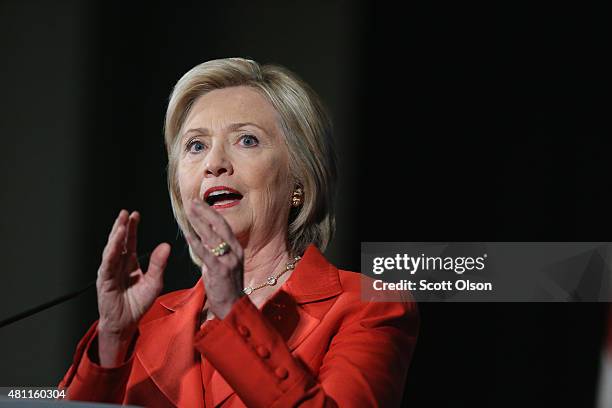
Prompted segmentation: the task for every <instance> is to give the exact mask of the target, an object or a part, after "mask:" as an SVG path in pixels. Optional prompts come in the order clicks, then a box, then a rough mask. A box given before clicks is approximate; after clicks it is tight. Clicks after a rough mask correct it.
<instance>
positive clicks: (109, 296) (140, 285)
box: [96, 210, 170, 366]
mask: <svg viewBox="0 0 612 408" xmlns="http://www.w3.org/2000/svg"><path fill="white" fill-rule="evenodd" d="M139 221H140V214H138V212H136V211H134V212H132V213H131V214H130V215H129V216H128V212H127V211H126V210H121V212H120V213H119V216H118V217H117V219H116V220H115V224H114V225H113V228H112V230H111V233H110V235H109V237H108V242H107V244H106V247H105V248H104V252H103V254H102V263H101V265H100V268H99V269H98V279H97V281H96V288H97V293H98V311H99V313H100V320H99V322H98V336H99V338H98V343H99V352H100V364H101V365H102V366H115V365H117V364H120V363H121V362H122V361H123V359H124V357H125V355H126V353H127V350H128V347H129V345H130V342H131V340H132V338H133V337H134V334H135V333H136V328H137V326H138V322H139V320H140V318H141V317H142V316H143V315H144V314H145V312H146V311H147V310H148V309H149V308H150V307H151V305H152V304H153V301H154V300H155V298H156V297H157V296H158V295H159V293H160V292H161V290H162V287H163V271H164V269H165V267H166V263H167V260H168V255H169V254H170V245H168V244H167V243H162V244H159V245H158V246H157V248H155V250H154V251H153V253H152V254H151V257H150V260H149V269H148V271H147V273H146V274H145V273H143V271H142V270H141V269H140V265H139V264H138V255H137V253H136V238H137V230H138V222H139Z"/></svg>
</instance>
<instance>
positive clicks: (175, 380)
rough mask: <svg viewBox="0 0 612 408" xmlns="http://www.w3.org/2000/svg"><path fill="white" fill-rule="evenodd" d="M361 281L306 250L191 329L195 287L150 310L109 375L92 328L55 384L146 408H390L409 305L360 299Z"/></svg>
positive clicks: (407, 334) (401, 378)
mask: <svg viewBox="0 0 612 408" xmlns="http://www.w3.org/2000/svg"><path fill="white" fill-rule="evenodd" d="M360 276H361V275H360V274H358V273H355V272H348V271H343V270H338V269H336V268H335V267H334V266H333V265H331V264H330V263H329V262H328V261H327V260H326V259H325V258H324V257H323V255H322V254H321V253H320V252H319V250H318V249H317V248H316V247H315V246H314V245H310V246H309V247H308V248H307V250H306V252H305V254H304V256H303V258H302V260H301V261H300V262H298V264H297V267H296V268H295V270H294V271H293V273H292V275H291V276H290V277H289V279H288V280H287V281H286V282H285V283H284V284H283V286H282V287H281V288H280V289H279V290H278V291H277V292H276V293H275V294H274V296H272V297H271V298H270V299H269V300H268V301H267V302H266V303H265V304H264V305H263V306H262V308H261V309H258V308H257V307H256V306H254V305H253V303H252V302H251V301H250V299H249V298H248V297H247V296H244V297H242V298H240V300H239V301H238V302H237V303H236V304H235V305H234V306H233V308H232V310H231V312H230V313H229V314H228V315H227V316H226V317H225V318H224V319H223V320H219V319H216V318H215V319H213V320H210V321H208V322H207V323H206V324H204V326H203V327H202V328H200V327H199V315H200V312H201V310H202V306H203V304H204V301H205V297H206V295H205V293H204V285H203V284H202V282H201V280H200V281H198V283H197V284H196V285H195V286H194V287H193V288H191V289H185V290H179V291H176V292H171V293H168V294H166V295H163V296H160V297H159V298H158V299H157V300H156V301H155V303H154V305H153V306H152V307H151V309H150V310H149V311H148V312H147V313H146V314H145V316H144V317H143V318H142V320H141V322H140V323H139V334H138V337H137V340H136V343H135V346H134V351H133V353H131V356H130V358H129V360H128V361H127V362H125V363H124V364H123V365H121V366H119V367H115V368H103V367H100V366H99V365H98V364H96V362H95V355H96V354H97V353H96V352H95V351H96V350H97V345H96V324H97V323H94V324H93V326H92V327H91V328H90V329H89V331H88V332H87V334H86V335H85V337H84V338H83V339H82V340H81V341H80V342H79V345H78V346H77V350H76V353H75V356H74V361H73V364H72V366H71V367H70V368H69V370H68V372H67V373H66V375H65V376H64V378H63V380H62V381H61V383H60V385H59V386H60V387H62V388H67V394H68V398H70V399H75V400H89V401H101V402H114V403H124V404H134V405H144V406H147V407H173V406H178V407H217V406H222V407H244V406H248V407H266V408H268V407H293V406H302V407H324V406H325V407H328V406H329V407H335V406H340V407H366V406H368V407H369V406H383V407H391V406H398V405H399V404H400V403H401V398H402V393H403V390H404V383H405V378H406V372H407V370H408V364H409V362H410V358H411V355H412V352H413V350H414V346H415V342H416V337H417V328H418V315H417V310H416V304H415V303H414V302H412V301H405V302H364V301H363V300H362V299H361V291H360V285H361V283H360V282H361V278H360ZM364 279H367V278H365V277H364Z"/></svg>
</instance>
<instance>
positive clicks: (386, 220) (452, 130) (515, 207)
mask: <svg viewBox="0 0 612 408" xmlns="http://www.w3.org/2000/svg"><path fill="white" fill-rule="evenodd" d="M605 14H606V13H605V10H599V9H595V8H587V7H581V8H579V9H576V8H565V7H563V6H559V5H556V6H554V7H550V8H544V7H542V8H534V7H533V6H516V5H515V6H506V7H499V8H495V9H492V8H489V9H487V8H481V7H472V8H470V7H466V6H464V5H458V6H442V5H436V6H431V7H427V8H424V7H420V6H408V8H402V9H399V8H397V9H394V8H390V6H388V5H387V6H382V5H375V3H374V2H372V3H369V2H349V1H332V2H303V3H291V4H286V3H285V2H280V1H274V2H266V3H258V4H256V3H253V2H232V1H230V2H215V3H210V2H194V3H192V4H183V5H176V4H174V3H170V2H166V3H158V4H153V3H152V2H151V3H149V4H146V5H145V4H142V5H135V4H128V2H123V3H119V2H117V3H113V2H102V1H99V2H96V1H94V2H79V1H59V2H43V1H2V2H0V51H1V53H2V64H0V74H1V75H0V85H1V89H2V94H1V96H0V98H1V99H0V132H1V134H2V137H1V138H0V140H1V143H2V144H1V147H2V152H3V159H2V162H1V166H2V167H1V171H0V174H1V177H2V185H3V188H2V190H1V191H2V193H1V194H2V196H1V197H2V212H1V224H0V231H1V233H2V245H1V248H2V250H1V251H2V252H1V255H2V259H3V261H4V262H3V274H2V281H1V285H0V299H1V300H0V301H1V302H2V303H1V304H0V306H1V309H0V312H1V313H2V316H0V317H4V316H8V315H11V314H13V313H16V312H18V311H20V310H23V309H24V308H26V307H28V306H30V305H32V304H36V303H39V302H42V301H45V300H48V299H50V298H53V297H55V296H57V295H60V294H62V293H65V292H66V291H69V290H72V289H74V288H78V287H81V286H83V285H85V284H86V283H87V282H89V281H91V280H93V279H95V273H96V269H97V266H98V263H99V260H100V252H101V249H102V247H103V245H104V243H105V241H106V235H107V234H108V230H109V228H110V224H111V223H112V220H113V219H114V217H115V216H116V213H117V212H118V211H119V209H120V208H129V209H139V210H140V211H141V212H142V216H143V222H142V224H141V233H140V243H139V246H140V249H141V251H143V252H144V251H146V250H148V249H150V248H152V247H153V246H154V245H156V244H157V243H158V242H160V241H169V242H171V243H172V244H173V255H172V260H171V262H170V265H169V267H168V270H167V272H166V276H165V281H166V290H173V289H176V288H181V287H187V286H189V285H192V284H193V283H194V282H195V280H196V279H197V277H198V276H197V270H194V268H192V267H191V266H190V263H189V260H188V253H187V251H186V247H185V245H184V244H183V243H182V242H181V241H180V239H179V237H178V230H177V227H176V224H175V223H174V221H173V219H172V213H171V209H170V204H169V199H168V194H167V191H166V185H165V162H166V158H165V151H164V147H163V140H162V126H163V115H164V112H165V108H166V103H167V98H168V95H169V93H170V90H171V87H172V86H173V84H174V83H175V82H176V81H177V80H178V78H179V77H180V76H181V75H182V74H183V73H184V72H185V71H187V70H188V69H189V68H191V67H192V66H194V65H196V64H197V63H200V62H202V61H205V60H208V59H211V58H218V57H227V56H246V57H251V58H253V59H256V60H258V61H259V62H274V63H280V64H282V65H285V66H287V67H289V68H290V69H293V70H294V71H296V72H297V73H298V74H299V75H301V76H302V77H303V78H304V79H305V80H306V81H307V82H308V83H310V84H311V85H312V86H313V87H314V88H315V90H316V91H317V92H318V93H319V94H320V95H321V96H322V98H323V99H324V101H325V102H326V104H327V105H328V108H329V110H330V111H331V114H332V116H333V118H334V122H335V130H336V140H337V145H338V150H339V156H340V176H341V179H340V188H339V190H338V196H337V212H338V235H337V237H336V240H335V242H334V244H333V245H332V246H331V247H330V248H329V250H328V251H327V256H328V257H329V258H330V260H331V261H333V262H334V263H335V264H336V265H338V266H340V267H343V268H346V269H352V270H358V269H359V250H360V242H361V241H427V240H431V241H468V240H472V241H495V240H497V241H513V240H515V241H537V240H543V241H564V240H568V241H595V240H597V241H610V230H611V229H612V225H611V224H612V223H611V222H610V221H608V218H607V208H608V207H609V206H610V204H611V203H612V194H611V189H610V187H609V183H608V172H607V164H608V160H607V153H608V152H609V151H610V147H611V146H610V142H609V141H608V140H607V139H608V138H609V134H610V129H609V128H610V126H609V114H608V111H607V106H606V105H604V102H605V95H606V94H609V93H608V90H609V87H608V85H609V81H608V79H607V78H608V76H607V75H606V73H607V72H609V67H608V66H607V65H605V64H604V62H605V60H606V58H605V56H606V52H607V50H609V45H610V44H609V40H608V39H609V38H610V33H609V26H608V25H606V20H605ZM606 135H608V136H607V137H606ZM603 306H604V305H599V304H571V305H570V304H421V305H420V310H421V319H422V325H421V333H420V337H419V342H418V346H417V350H416V354H415V357H414V360H413V365H412V367H411V370H410V372H409V379H408V383H407V385H406V393H405V405H406V406H411V407H430V406H454V407H457V406H470V407H471V406H479V405H494V406H506V405H507V406H516V405H526V406H581V407H583V406H584V407H588V406H593V404H594V396H595V390H596V385H597V373H598V369H599V367H598V364H599V353H600V345H601V342H602V339H603V333H604V316H605V310H604V307H603ZM96 315H97V311H96V304H95V294H94V293H93V292H91V291H90V292H88V293H86V294H85V295H83V296H82V297H80V298H79V299H77V300H73V301H71V302H69V303H66V304H64V305H61V306H58V307H56V308H54V309H52V310H49V311H47V312H44V313H41V314H39V315H37V316H35V317H32V318H30V319H28V320H26V321H23V322H19V323H16V324H14V325H13V326H11V327H8V328H4V329H0V361H2V370H0V386H2V385H51V384H55V383H57V381H58V380H59V378H60V377H61V376H62V374H63V372H64V371H65V370H66V368H67V367H68V365H69V362H70V359H71V355H72V352H73V350H74V346H75V345H76V342H77V341H78V339H79V338H80V337H81V336H82V334H83V333H84V331H85V330H86V328H87V327H88V326H89V324H91V322H92V321H93V320H94V319H95V318H96Z"/></svg>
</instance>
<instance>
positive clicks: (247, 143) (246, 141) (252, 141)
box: [240, 135, 259, 147]
mask: <svg viewBox="0 0 612 408" xmlns="http://www.w3.org/2000/svg"><path fill="white" fill-rule="evenodd" d="M240 142H241V143H242V145H243V146H244V147H255V146H257V145H258V144H259V139H257V138H256V137H255V136H253V135H242V136H241V137H240Z"/></svg>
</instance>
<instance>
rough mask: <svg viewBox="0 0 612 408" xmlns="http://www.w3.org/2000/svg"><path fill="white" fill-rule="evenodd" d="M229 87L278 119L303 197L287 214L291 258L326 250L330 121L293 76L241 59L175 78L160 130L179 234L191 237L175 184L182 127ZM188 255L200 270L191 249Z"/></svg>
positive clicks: (331, 172)
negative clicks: (255, 95)
mask: <svg viewBox="0 0 612 408" xmlns="http://www.w3.org/2000/svg"><path fill="white" fill-rule="evenodd" d="M233 86H249V87H251V88H253V89H255V90H257V91H258V92H260V93H261V94H262V95H263V96H264V97H265V98H266V99H267V100H268V101H269V102H270V103H271V104H272V106H273V107H274V108H275V109H276V111H277V112H278V114H279V122H280V123H279V125H280V128H281V129H282V132H283V134H284V136H285V139H286V142H287V147H288V150H289V172H290V175H291V177H293V179H294V183H295V185H296V186H300V187H302V188H303V192H304V195H303V204H302V205H301V206H300V207H297V208H292V209H291V212H290V214H289V220H288V222H289V225H288V229H287V231H288V237H287V240H288V243H289V248H288V249H289V250H290V251H291V253H292V254H294V255H297V254H302V253H303V252H304V250H305V249H306V247H307V246H308V244H310V243H313V244H315V245H316V246H317V247H319V249H320V250H321V251H324V250H325V248H326V247H327V244H328V243H329V242H330V240H331V239H332V236H333V234H334V230H335V218H334V211H333V195H334V191H335V184H336V177H337V173H336V156H335V152H334V146H333V140H332V136H331V132H332V126H331V121H330V119H329V116H328V115H327V113H326V111H325V109H324V107H323V105H322V103H321V101H320V100H319V97H318V96H317V94H316V93H315V92H314V91H313V90H312V89H311V88H310V86H308V85H307V84H306V83H305V82H303V81H302V80H301V79H300V78H298V77H297V76H296V75H295V74H294V73H292V72H291V71H289V70H288V69H286V68H284V67H281V66H278V65H259V64H258V63H257V62H255V61H252V60H248V59H243V58H226V59H217V60H212V61H207V62H205V63H203V64H200V65H197V66H195V67H193V68H192V69H191V70H189V71H188V72H187V73H186V74H185V75H183V77H182V78H181V79H179V81H178V82H177V84H176V85H175V87H174V90H173V91H172V94H171V95H170V102H169V103H168V110H167V111H166V120H165V128H164V135H165V143H166V149H167V152H168V190H169V192H170V201H171V203H172V211H173V212H174V217H175V218H176V221H177V223H178V225H179V227H180V229H181V230H182V231H185V228H189V230H190V231H191V232H192V233H193V232H195V231H193V229H192V227H191V225H190V223H189V221H188V220H187V217H186V215H185V211H184V209H183V205H182V201H181V195H180V190H179V185H178V179H177V167H178V159H179V154H180V153H179V152H180V146H179V142H178V141H179V140H180V137H179V135H180V132H181V128H182V126H183V124H184V121H185V119H186V118H187V116H188V114H189V112H190V110H191V108H192V106H193V104H194V102H195V101H196V100H197V99H198V98H199V97H200V96H202V95H204V94H206V93H207V92H210V91H212V90H215V89H222V88H228V87H233ZM287 205H290V203H289V202H288V203H287ZM190 254H191V258H192V260H193V261H194V262H195V263H196V264H197V265H201V261H200V260H199V259H198V258H197V256H195V254H194V253H193V251H192V250H191V248H190Z"/></svg>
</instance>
